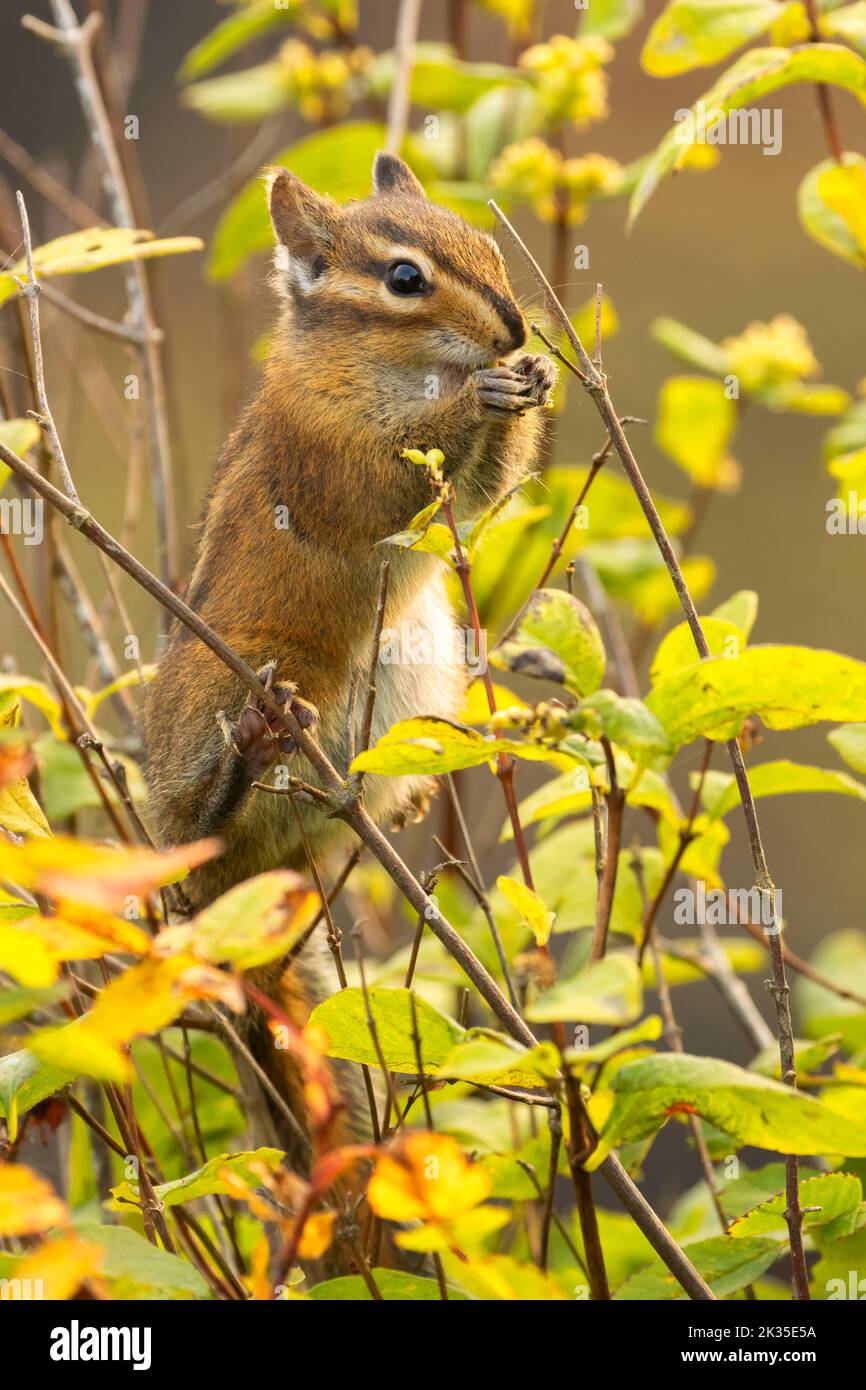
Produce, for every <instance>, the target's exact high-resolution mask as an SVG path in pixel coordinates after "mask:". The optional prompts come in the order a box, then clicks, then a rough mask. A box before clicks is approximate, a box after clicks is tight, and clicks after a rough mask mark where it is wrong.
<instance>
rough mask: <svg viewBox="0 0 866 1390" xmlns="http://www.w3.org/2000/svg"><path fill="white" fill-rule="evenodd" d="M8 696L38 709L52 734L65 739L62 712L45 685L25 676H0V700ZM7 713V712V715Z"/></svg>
mask: <svg viewBox="0 0 866 1390" xmlns="http://www.w3.org/2000/svg"><path fill="white" fill-rule="evenodd" d="M10 694H11V695H17V696H18V697H19V699H21V700H26V701H27V704H28V705H32V706H33V708H34V709H38V710H39V713H40V714H43V715H44V716H45V718H46V719H47V720H48V723H49V724H50V725H51V730H52V732H53V733H54V734H56V736H57V737H58V738H59V739H66V738H67V733H66V730H65V728H64V727H63V711H62V710H61V708H60V705H59V703H58V702H57V700H55V698H54V696H53V695H52V694H51V691H50V690H49V689H48V686H47V685H43V683H42V682H41V681H32V680H30V679H29V677H27V676H18V675H9V676H0V698H2V696H3V695H10ZM8 713H9V712H8V711H7V715H8ZM13 713H14V711H13ZM4 717H5V716H4Z"/></svg>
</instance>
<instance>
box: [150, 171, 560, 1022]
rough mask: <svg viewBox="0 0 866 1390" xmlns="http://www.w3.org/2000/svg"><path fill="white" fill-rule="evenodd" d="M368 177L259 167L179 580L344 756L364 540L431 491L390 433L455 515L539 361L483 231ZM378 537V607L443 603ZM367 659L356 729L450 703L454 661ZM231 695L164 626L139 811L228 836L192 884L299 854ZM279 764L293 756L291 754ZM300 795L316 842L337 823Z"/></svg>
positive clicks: (370, 589)
mask: <svg viewBox="0 0 866 1390" xmlns="http://www.w3.org/2000/svg"><path fill="white" fill-rule="evenodd" d="M376 185H377V188H378V190H379V191H377V192H376V193H374V195H373V196H372V197H371V198H369V199H368V200H366V201H365V202H361V203H354V204H350V205H348V206H347V207H345V208H339V207H338V206H337V205H336V204H335V203H333V202H332V201H331V200H330V199H327V198H322V197H320V196H319V195H317V194H315V193H313V192H312V191H311V190H310V189H307V188H305V187H304V185H303V184H301V183H300V182H299V180H297V179H295V178H293V177H292V176H291V175H287V174H285V173H280V174H278V175H277V176H276V178H275V179H274V181H273V183H272V186H271V200H270V201H271V214H272V218H273V221H274V226H275V229H276V232H277V236H278V240H279V243H280V248H281V249H280V250H279V251H278V260H277V266H278V269H277V272H276V273H277V279H278V283H279V284H280V288H281V289H282V291H283V293H284V295H285V309H284V312H283V315H282V317H281V320H280V323H279V327H278V329H277V332H276V336H275V339H274V344H273V348H272V351H271V354H270V358H269V360H268V363H267V367H266V369H265V373H264V379H263V381H262V384H261V389H260V391H259V393H258V395H257V396H256V398H255V400H254V401H253V402H252V404H251V405H250V406H249V408H248V409H247V411H246V413H245V415H244V417H243V419H242V421H241V424H240V425H239V427H238V428H237V429H236V430H235V432H234V433H233V434H232V436H231V437H230V439H229V441H228V444H227V445H226V449H225V452H224V456H223V459H222V462H221V464H220V466H219V468H218V470H217V472H216V475H215V479H214V482H213V485H212V489H211V493H210V497H209V500H208V503H207V508H206V512H205V517H204V523H203V527H202V532H201V540H200V546H199V554H198V560H197V563H196V566H195V571H194V573H193V576H192V581H191V585H190V590H189V601H190V603H191V604H192V606H193V607H194V608H195V609H196V610H197V611H198V612H199V613H200V614H201V615H202V617H203V618H205V619H206V621H207V622H208V623H209V624H210V625H211V626H212V627H213V628H214V629H215V630H216V631H217V632H218V633H219V634H220V636H221V637H223V638H224V639H225V641H227V642H228V643H229V644H230V646H231V647H232V648H233V649H234V650H235V651H237V652H238V653H239V654H240V655H241V656H242V657H243V658H244V659H245V660H246V661H247V662H249V664H250V665H251V666H253V667H255V668H260V667H262V666H263V665H264V664H265V663H267V662H270V661H273V662H275V663H276V667H275V671H276V675H275V679H276V680H277V681H281V682H286V683H287V682H293V683H294V684H295V685H296V686H297V689H298V692H299V694H300V695H301V696H303V697H304V699H305V700H308V701H310V702H312V703H313V704H314V705H315V706H316V707H317V709H318V712H319V724H318V737H319V738H320V740H321V742H322V745H323V747H324V748H325V750H326V752H327V753H328V756H329V757H330V758H331V760H332V761H333V762H334V763H335V765H336V766H337V767H338V768H339V769H340V770H341V771H345V770H346V766H347V759H348V748H349V741H348V733H347V722H348V720H347V708H348V704H349V692H350V687H351V685H352V683H353V682H354V681H356V680H359V679H360V678H361V677H362V675H363V673H364V671H365V667H366V662H367V654H368V649H369V642H370V633H371V629H372V624H373V616H374V608H375V599H376V592H377V582H378V573H379V566H380V563H381V560H382V558H383V554H384V553H385V552H383V551H382V550H377V549H374V546H375V543H376V542H377V541H379V540H381V539H382V538H383V537H385V536H387V535H389V534H391V533H393V532H396V531H399V530H402V529H404V528H405V526H406V525H407V523H408V522H409V521H410V519H411V518H412V516H413V515H414V514H415V513H416V512H417V511H419V510H420V509H421V508H422V507H424V506H426V505H427V503H428V502H429V501H430V500H431V493H430V487H429V483H428V481H427V478H426V476H425V473H424V470H422V469H420V468H418V467H416V466H415V465H413V464H411V463H409V462H407V461H406V460H404V459H403V458H402V457H401V451H402V450H403V449H404V448H407V447H412V448H421V449H430V448H434V447H436V448H439V449H441V450H442V451H443V453H444V454H445V457H446V470H447V471H448V472H449V474H450V475H451V476H452V477H453V479H454V481H455V484H456V488H457V496H458V515H462V516H467V515H473V514H475V513H477V512H478V511H480V510H481V509H482V508H483V507H484V506H486V505H488V504H489V503H490V502H492V501H494V500H495V499H496V498H497V497H498V496H501V494H502V493H503V491H504V490H505V489H506V488H507V487H509V486H510V485H512V484H513V483H514V482H515V481H516V480H517V478H518V477H519V476H521V475H522V474H523V473H525V472H526V470H527V467H528V466H529V464H530V463H531V461H532V458H533V455H534V453H535V450H536V447H537V443H538V439H539V431H540V412H539V411H538V410H535V409H532V408H531V407H533V406H536V405H539V404H542V403H543V401H544V400H546V397H547V393H548V391H549V387H550V384H551V383H552V372H551V371H550V370H549V367H550V364H546V365H545V361H546V360H545V359H534V358H532V359H530V358H527V357H526V356H525V355H518V354H517V349H518V348H520V347H522V345H523V343H524V341H525V337H526V326H525V323H524V320H523V316H522V314H521V313H520V310H519V308H518V306H517V304H516V303H515V301H514V297H513V294H512V292H511V289H510V287H509V284H508V280H507V277H506V274H505V269H504V265H503V262H502V258H501V256H500V254H499V251H498V250H497V248H496V246H495V245H494V243H493V242H492V240H491V239H490V238H489V237H487V236H486V235H485V234H484V233H482V232H478V231H476V230H474V229H472V228H470V227H469V226H467V225H466V224H465V223H464V222H462V221H461V220H460V219H459V218H457V217H455V216H454V215H452V214H451V213H449V212H446V211H444V210H443V209H441V208H438V207H435V206H434V205H433V204H431V203H429V202H428V201H427V200H426V198H424V196H423V193H422V191H421V189H420V185H418V184H417V182H416V181H415V179H414V176H413V175H412V174H411V173H410V172H409V170H408V169H407V168H406V166H405V165H403V164H402V163H401V162H400V161H398V160H394V159H392V158H390V157H388V156H380V157H379V160H378V161H377V166H376ZM401 247H402V248H403V254H402V255H401V254H400V252H399V248H401ZM395 259H396V260H400V259H409V260H411V261H413V262H414V263H416V264H417V265H418V267H419V268H420V269H421V270H422V271H423V273H424V274H425V277H428V278H429V280H430V282H431V285H432V288H431V290H430V292H429V293H427V294H425V295H424V296H423V297H421V298H413V299H403V298H402V297H398V296H397V295H395V294H394V293H393V292H392V291H391V290H389V289H388V288H387V286H386V284H385V276H386V274H387V270H388V265H389V263H390V262H393V261H394V260H395ZM496 363H500V364H502V363H504V364H505V365H506V366H509V365H510V366H512V367H513V368H514V372H506V373H505V374H504V375H505V376H507V377H508V378H509V380H508V382H506V383H505V388H504V389H507V390H510V391H512V392H515V391H521V390H522V383H523V382H524V381H526V382H527V383H528V385H527V389H526V391H525V392H523V394H522V395H521V408H520V409H517V410H514V409H511V408H510V402H511V401H513V400H514V397H513V396H512V397H510V398H508V397H506V398H503V399H504V400H505V404H504V405H503V408H502V409H497V408H496V406H495V405H494V406H491V405H490V403H489V402H490V400H491V399H492V400H494V401H496V402H498V401H499V397H497V396H495V395H493V396H491V395H490V391H491V389H492V388H491V384H490V382H489V380H487V379H486V378H485V375H484V373H485V371H486V370H487V369H489V368H490V367H491V366H492V365H493V364H496ZM521 371H523V372H525V373H526V374H527V375H526V376H525V377H520V376H519V375H515V373H519V372H521ZM431 382H432V383H434V385H435V386H436V387H437V388H438V390H437V391H436V392H431ZM495 384H496V383H494V385H495ZM530 387H531V389H530ZM485 392H486V393H487V394H486V395H485ZM506 407H507V408H506ZM275 507H284V508H286V509H287V511H288V516H289V518H290V523H289V525H288V528H287V529H278V528H277V526H276V525H275V510H274V509H275ZM387 553H388V556H389V558H391V560H392V573H391V583H390V588H389V596H388V611H387V615H386V624H387V625H389V626H392V627H396V626H398V625H399V624H400V623H401V622H406V623H410V624H416V625H417V624H420V625H425V624H430V625H432V626H434V627H436V628H441V627H442V626H443V625H445V626H446V627H447V626H448V625H449V624H451V623H452V622H453V619H452V618H451V617H450V615H449V611H448V606H447V602H446V599H445V594H444V588H443V578H442V572H441V565H440V562H438V561H436V560H433V559H431V558H430V557H429V556H424V555H419V554H412V553H404V552H398V551H393V550H389V551H388V552H387ZM381 676H382V678H381V680H380V682H379V684H380V693H379V697H378V700H377V706H376V721H375V724H374V739H375V738H377V737H378V736H379V735H380V734H381V733H382V732H383V731H384V729H385V728H387V727H388V726H389V725H390V724H391V723H393V722H394V721H395V720H396V719H397V718H401V717H407V716H409V715H411V714H438V715H443V716H446V717H452V718H453V717H455V716H456V714H457V713H458V710H459V708H460V702H461V699H462V691H463V675H462V673H461V671H460V670H459V669H458V668H456V667H439V666H428V667H424V668H418V667H415V668H412V667H390V668H387V671H386V670H385V668H382V672H381ZM245 698H246V696H245V691H244V690H243V688H242V687H241V685H240V684H239V682H238V681H237V680H236V678H235V677H234V676H233V675H232V674H231V673H230V672H229V671H227V670H226V668H225V667H224V666H223V665H222V664H221V663H220V662H219V660H218V659H217V658H216V657H215V656H214V655H213V654H212V653H211V652H210V651H209V650H208V649H207V648H206V647H204V646H203V645H202V644H201V643H200V642H198V641H197V640H195V639H194V638H192V637H191V636H190V635H189V634H187V633H186V632H185V631H182V630H178V631H176V632H175V633H174V634H173V636H172V639H171V642H170V645H169V647H168V650H167V652H166V654H165V656H164V657H163V659H162V661H161V662H160V666H159V671H158V673H157V676H156V679H155V680H154V682H153V684H152V685H151V687H150V689H149V692H148V698H147V708H146V740H147V750H148V776H149V782H150V819H151V824H152V827H153V830H154V833H155V835H156V837H157V839H158V841H159V843H161V844H163V845H172V844H178V843H183V842H186V841H189V840H192V839H194V838H196V837H198V836H201V835H205V834H218V835H219V836H220V837H221V838H222V840H223V841H224V844H225V847H226V848H225V854H224V855H223V856H222V857H221V858H220V859H218V860H216V861H215V862H214V863H213V864H212V865H208V866H205V867H203V868H201V869H199V870H197V871H195V873H194V874H193V875H192V876H191V878H190V879H189V881H188V884H187V885H185V886H186V891H187V893H188V895H189V897H190V898H191V900H192V902H193V905H194V906H200V905H202V904H204V903H206V902H208V901H210V900H211V899H212V898H213V897H215V896H217V895H218V894H219V893H221V892H223V891H224V890H225V889H227V888H228V887H230V886H231V885H232V884H233V883H236V882H238V881H240V880H242V879H244V878H247V877H249V876H251V875H253V874H255V873H258V872H262V871H264V870H266V869H270V868H274V867H279V866H292V867H297V868H303V867H304V855H303V851H302V847H301V843H300V840H299V836H298V831H297V825H296V822H295V819H294V815H293V811H292V808H291V806H290V805H289V804H288V803H287V799H286V798H282V797H276V796H269V795H267V794H262V793H257V792H255V791H251V790H250V784H251V781H252V780H253V776H252V775H251V774H250V772H249V769H248V768H247V766H246V764H245V761H244V759H243V758H240V757H239V755H238V753H237V752H236V751H235V749H234V747H232V746H230V745H228V746H227V743H226V739H225V738H224V736H223V733H222V732H221V730H220V727H219V725H218V723H217V719H216V715H217V711H220V710H222V711H225V712H226V715H227V716H228V719H229V720H230V721H234V720H237V719H238V717H239V715H240V713H241V711H242V709H243V706H244V703H245ZM362 703H363V700H361V701H359V705H360V704H362ZM359 713H360V711H359ZM291 770H292V772H293V773H295V774H297V775H300V776H307V777H310V776H311V774H310V770H309V769H308V768H307V767H306V766H305V764H304V763H303V760H301V759H297V760H296V762H295V764H293V766H292V769H291ZM368 780H369V785H368V788H367V792H366V797H367V805H368V808H369V809H370V811H371V813H372V814H373V815H375V816H376V817H377V819H379V820H383V819H386V818H387V817H388V816H389V815H391V814H392V813H393V812H395V811H397V810H399V808H400V806H401V805H405V804H406V803H407V801H408V800H409V799H410V798H411V797H412V796H413V795H415V794H417V793H418V792H419V791H420V790H422V789H423V783H419V781H418V779H408V778H403V779H383V778H370V779H368ZM304 816H305V823H306V826H307V830H308V832H309V834H310V837H311V840H312V843H313V845H314V848H315V851H316V854H317V857H318V858H319V859H320V861H322V860H324V861H327V860H328V858H329V857H330V855H331V854H332V852H333V850H334V849H335V847H336V845H337V843H338V842H339V841H340V840H341V839H342V838H343V837H344V836H345V833H346V832H345V830H344V827H342V826H341V824H340V823H339V822H335V821H333V820H327V819H324V818H323V817H322V816H321V815H320V814H319V813H318V812H311V811H309V810H307V811H305V812H304ZM296 969H297V971H298V977H299V979H300V980H301V981H302V987H303V991H304V993H305V994H306V995H307V996H308V997H309V996H312V997H313V998H314V999H315V998H318V997H321V996H322V994H329V993H332V992H333V990H334V989H335V988H336V984H337V982H336V979H335V978H334V977H333V972H332V967H330V965H329V963H325V964H324V965H323V963H322V962H321V960H320V956H319V955H318V953H317V952H316V950H315V949H313V950H308V951H306V952H304V954H303V955H302V956H301V957H300V958H299V960H298V961H297V962H296ZM329 971H330V972H331V973H330V975H329V973H328V972H329Z"/></svg>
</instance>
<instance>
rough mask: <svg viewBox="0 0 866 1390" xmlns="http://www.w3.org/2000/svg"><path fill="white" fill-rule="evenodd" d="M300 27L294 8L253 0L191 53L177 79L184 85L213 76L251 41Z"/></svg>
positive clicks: (212, 31)
mask: <svg viewBox="0 0 866 1390" xmlns="http://www.w3.org/2000/svg"><path fill="white" fill-rule="evenodd" d="M296 23H297V15H296V14H295V13H294V7H293V6H291V5H290V6H288V7H287V8H279V9H278V8H277V7H276V6H275V5H274V3H273V0H252V3H250V4H248V5H246V6H245V8H244V9H241V10H238V11H237V13H236V14H231V15H228V16H227V17H226V18H225V19H223V20H221V21H220V23H219V24H218V25H217V26H216V28H215V29H212V30H211V31H210V33H209V34H206V35H205V37H204V38H203V39H200V40H199V42H198V43H197V44H196V45H195V48H192V49H190V51H189V53H187V55H186V57H185V58H184V60H183V64H182V66H181V69H180V72H179V74H178V76H179V77H180V79H181V81H182V82H190V81H192V79H193V78H196V77H204V75H205V73H206V72H212V71H213V69H214V68H217V67H219V66H220V64H221V63H224V62H225V61H226V60H227V59H228V58H231V57H232V55H233V54H234V53H237V52H238V50H239V49H241V48H243V47H244V46H245V45H246V44H248V43H249V42H250V41H251V40H252V39H256V38H259V37H260V36H261V35H262V34H267V33H270V31H271V30H272V29H280V28H284V27H286V26H288V25H295V24H296Z"/></svg>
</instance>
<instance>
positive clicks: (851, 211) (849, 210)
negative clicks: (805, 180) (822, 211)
mask: <svg viewBox="0 0 866 1390" xmlns="http://www.w3.org/2000/svg"><path fill="white" fill-rule="evenodd" d="M818 193H819V196H820V197H821V199H822V201H823V202H825V203H826V204H827V207H828V208H830V209H832V211H833V212H835V213H838V215H839V216H840V217H841V218H842V221H843V222H844V223H845V225H846V227H847V228H848V230H849V231H850V233H851V235H852V236H853V237H854V240H855V241H856V242H857V245H858V246H859V248H860V250H861V251H862V252H863V254H864V255H866V168H864V167H863V165H862V164H839V165H837V166H836V167H834V168H833V169H826V170H825V171H824V173H823V174H821V176H820V177H819V179H818Z"/></svg>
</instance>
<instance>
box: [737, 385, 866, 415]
mask: <svg viewBox="0 0 866 1390" xmlns="http://www.w3.org/2000/svg"><path fill="white" fill-rule="evenodd" d="M750 394H751V397H752V400H754V401H757V402H758V404H759V405H762V406H764V407H765V409H767V410H775V411H786V410H787V411H793V412H794V413H795V414H798V415H839V414H841V412H842V411H843V410H845V409H846V407H847V406H848V405H849V404H850V402H851V397H850V396H849V394H848V392H847V391H845V390H844V389H843V388H842V387H841V386H830V385H829V384H828V383H827V382H817V383H816V382H807V381H780V382H777V383H776V384H775V385H773V386H762V387H760V388H758V389H756V390H753V391H752V392H751V393H750Z"/></svg>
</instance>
